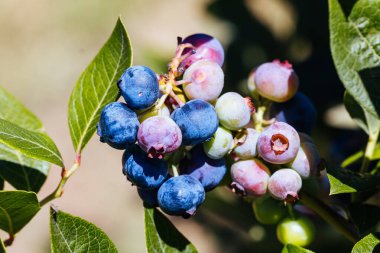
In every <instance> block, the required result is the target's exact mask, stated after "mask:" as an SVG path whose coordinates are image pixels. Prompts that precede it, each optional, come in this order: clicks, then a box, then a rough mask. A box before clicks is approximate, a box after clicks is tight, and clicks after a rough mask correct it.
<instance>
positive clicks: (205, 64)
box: [183, 60, 224, 102]
mask: <svg viewBox="0 0 380 253" xmlns="http://www.w3.org/2000/svg"><path fill="white" fill-rule="evenodd" d="M183 80H187V81H189V82H190V83H189V84H184V85H183V90H184V92H185V94H186V96H187V97H188V98H189V99H196V98H198V99H203V100H205V101H208V102H212V101H214V100H216V99H217V98H218V97H219V95H220V93H222V90H223V86H224V73H223V70H222V68H221V67H220V66H219V65H218V64H217V63H215V62H213V61H209V60H200V61H197V62H194V63H193V64H192V65H191V66H190V67H189V68H188V69H187V70H186V71H185V73H184V75H183Z"/></svg>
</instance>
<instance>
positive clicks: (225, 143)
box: [203, 127, 233, 159]
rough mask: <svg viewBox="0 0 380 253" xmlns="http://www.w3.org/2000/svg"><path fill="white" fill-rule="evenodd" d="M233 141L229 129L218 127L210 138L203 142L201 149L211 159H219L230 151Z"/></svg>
mask: <svg viewBox="0 0 380 253" xmlns="http://www.w3.org/2000/svg"><path fill="white" fill-rule="evenodd" d="M232 142H233V137H232V134H231V131H230V130H228V129H226V128H224V127H218V130H216V132H215V134H214V136H213V137H212V138H211V140H209V141H206V142H204V143H203V150H204V151H205V153H206V155H207V156H208V157H210V158H211V159H220V158H222V157H223V156H225V155H226V154H227V153H228V151H230V149H231V146H232Z"/></svg>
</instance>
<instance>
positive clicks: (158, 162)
mask: <svg viewBox="0 0 380 253" xmlns="http://www.w3.org/2000/svg"><path fill="white" fill-rule="evenodd" d="M122 162H123V174H124V175H126V176H127V179H128V180H129V181H131V182H132V184H134V185H136V186H138V187H141V188H147V189H154V188H157V187H159V186H160V185H161V184H162V183H163V182H164V180H165V179H166V177H167V175H168V164H167V162H166V161H165V160H163V159H157V158H149V157H148V155H147V154H146V153H145V152H144V151H142V150H141V149H140V148H139V147H138V146H137V145H133V146H132V147H130V148H128V149H126V150H125V152H124V154H123V159H122Z"/></svg>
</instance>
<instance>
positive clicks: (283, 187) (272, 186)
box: [268, 169, 302, 203]
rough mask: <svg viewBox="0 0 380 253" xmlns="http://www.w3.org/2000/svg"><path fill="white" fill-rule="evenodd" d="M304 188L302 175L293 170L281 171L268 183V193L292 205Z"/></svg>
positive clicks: (274, 174)
mask: <svg viewBox="0 0 380 253" xmlns="http://www.w3.org/2000/svg"><path fill="white" fill-rule="evenodd" d="M301 187H302V179H301V177H300V175H299V174H298V173H297V172H295V171H294V170H292V169H280V170H278V171H276V172H275V173H273V175H272V176H271V177H270V178H269V181H268V191H269V193H270V194H271V195H272V196H273V197H274V198H276V199H279V200H284V201H286V202H289V203H292V202H294V201H295V200H297V199H298V192H299V190H301Z"/></svg>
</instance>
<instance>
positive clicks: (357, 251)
mask: <svg viewBox="0 0 380 253" xmlns="http://www.w3.org/2000/svg"><path fill="white" fill-rule="evenodd" d="M378 244H380V240H379V237H378V236H375V235H374V234H369V235H367V236H366V237H364V238H363V239H361V240H360V241H358V242H357V243H356V244H355V245H354V248H353V249H352V251H351V252H352V253H364V252H365V253H367V252H368V253H369V252H372V251H373V249H374V248H375V247H376V245H378Z"/></svg>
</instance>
